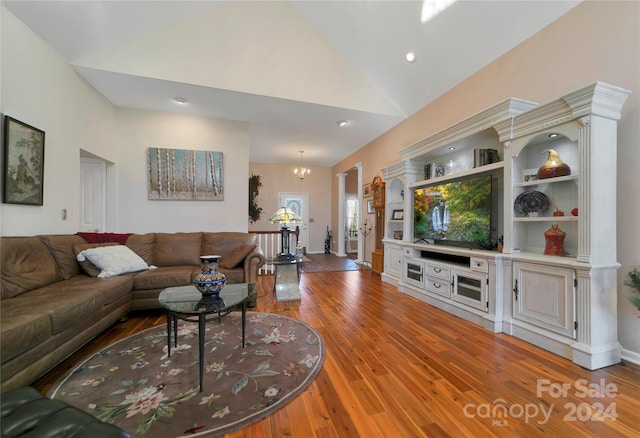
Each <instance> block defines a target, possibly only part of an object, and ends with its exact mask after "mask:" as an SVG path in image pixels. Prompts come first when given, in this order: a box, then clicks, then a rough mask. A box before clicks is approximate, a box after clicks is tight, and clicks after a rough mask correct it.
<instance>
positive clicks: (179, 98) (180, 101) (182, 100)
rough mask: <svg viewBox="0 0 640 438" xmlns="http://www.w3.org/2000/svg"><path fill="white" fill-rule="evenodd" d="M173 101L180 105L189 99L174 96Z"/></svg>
mask: <svg viewBox="0 0 640 438" xmlns="http://www.w3.org/2000/svg"><path fill="white" fill-rule="evenodd" d="M173 101H174V102H175V103H179V104H180V105H185V104H186V103H187V99H185V98H184V97H174V98H173Z"/></svg>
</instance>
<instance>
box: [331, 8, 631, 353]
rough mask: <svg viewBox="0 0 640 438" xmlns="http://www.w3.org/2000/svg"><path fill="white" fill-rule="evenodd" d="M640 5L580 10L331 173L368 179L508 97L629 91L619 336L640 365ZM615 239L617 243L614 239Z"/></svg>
mask: <svg viewBox="0 0 640 438" xmlns="http://www.w3.org/2000/svg"><path fill="white" fill-rule="evenodd" d="M639 16H640V3H638V2H596V1H588V2H584V3H582V4H580V5H579V6H577V7H576V8H575V9H573V10H572V11H570V12H569V13H568V14H567V15H565V16H564V17H562V18H560V19H559V20H558V21H556V22H554V23H552V24H551V25H550V26H548V27H547V28H546V29H544V30H542V31H541V32H539V33H538V34H536V35H534V36H533V37H532V38H530V39H528V40H527V41H525V42H523V43H522V44H520V45H519V46H517V47H516V48H514V49H513V50H511V51H510V52H508V53H506V54H505V55H503V56H502V57H501V58H499V59H498V60H496V61H495V62H493V63H492V64H490V65H488V66H487V67H486V68H484V69H482V70H481V71H479V72H478V73H476V74H475V75H473V76H471V77H470V78H468V79H467V80H465V81H464V82H462V83H460V84H459V85H458V86H456V87H455V88H453V89H452V90H450V91H449V92H447V93H446V94H445V95H443V96H442V97H440V98H439V99H437V100H436V101H434V102H433V103H431V104H430V105H428V106H426V107H425V108H423V109H422V110H420V111H419V112H417V113H416V114H414V115H413V116H411V117H409V118H408V119H407V120H406V121H404V122H403V123H401V124H399V125H398V126H396V127H395V128H393V129H391V130H390V131H388V132H386V133H385V134H383V135H381V136H380V137H379V138H377V139H376V140H374V141H373V142H371V143H370V144H368V145H366V146H365V147H364V148H362V149H360V150H359V151H357V152H356V153H354V154H352V155H351V156H349V157H347V158H346V159H345V160H343V161H342V162H340V163H338V164H337V165H336V166H334V167H333V170H332V173H333V174H336V173H339V172H344V171H345V170H346V169H349V168H350V167H352V166H353V165H354V164H355V163H357V162H362V163H363V180H364V181H370V180H371V179H372V178H373V176H374V175H375V174H376V173H379V171H380V169H381V168H384V167H387V166H389V165H391V164H394V163H396V162H398V161H399V156H398V154H397V152H398V150H400V149H402V148H403V147H405V146H408V145H411V144H413V143H415V142H417V141H418V140H420V139H423V138H425V137H428V136H430V135H432V134H434V133H436V132H439V131H441V130H442V129H445V128H447V127H448V126H451V125H452V124H454V123H456V122H458V121H460V120H463V119H465V118H467V117H469V116H471V115H473V114H475V113H477V112H479V111H482V110H483V109H485V108H487V107H489V106H491V105H493V104H495V103H498V102H500V101H502V100H504V99H506V98H508V97H518V98H522V99H527V100H531V101H534V102H539V103H545V102H548V101H551V100H554V99H557V98H558V97H559V96H560V95H562V94H564V93H567V92H570V91H573V90H575V89H577V88H580V87H583V86H585V85H588V84H590V83H592V82H595V81H602V82H607V83H610V84H612V85H616V86H619V87H622V88H626V89H628V90H631V96H630V97H629V99H628V100H627V102H626V104H625V106H624V108H623V112H622V119H621V121H620V123H619V130H618V132H619V134H618V136H619V138H618V139H619V142H618V224H617V225H618V236H617V244H618V260H619V261H620V263H621V264H622V268H621V269H620V271H619V282H618V309H619V313H618V316H619V318H618V321H619V324H618V330H619V338H620V342H621V343H622V346H623V348H624V349H626V351H627V353H628V352H634V354H635V359H636V360H640V336H638V333H640V318H638V311H637V310H636V309H635V308H634V307H633V306H632V305H631V304H630V303H629V302H628V300H627V299H626V296H627V294H628V291H627V289H626V288H625V286H624V285H623V282H622V279H623V277H624V275H626V272H628V271H629V270H630V269H631V268H632V267H633V266H637V265H640V227H638V225H637V218H638V217H640V202H639V201H640V195H639V194H638V179H637V171H638V168H640V147H639V141H638V139H639V138H640V132H639V131H640V128H639V123H640V122H639V120H640V28H639V20H638V17H639ZM332 193H333V196H332V223H334V224H335V223H337V211H338V206H337V199H338V196H337V181H333V183H332ZM612 238H613V236H612Z"/></svg>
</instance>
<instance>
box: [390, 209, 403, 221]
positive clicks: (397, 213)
mask: <svg viewBox="0 0 640 438" xmlns="http://www.w3.org/2000/svg"><path fill="white" fill-rule="evenodd" d="M402 219H404V210H393V212H392V213H391V220H393V221H401V220H402Z"/></svg>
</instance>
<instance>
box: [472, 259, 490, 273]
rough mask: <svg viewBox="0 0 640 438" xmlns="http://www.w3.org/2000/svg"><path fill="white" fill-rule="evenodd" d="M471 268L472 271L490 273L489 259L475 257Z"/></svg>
mask: <svg viewBox="0 0 640 438" xmlns="http://www.w3.org/2000/svg"><path fill="white" fill-rule="evenodd" d="M470 267H471V270H472V271H476V272H484V273H485V274H486V273H487V272H489V264H488V263H487V259H478V258H475V257H471V263H470Z"/></svg>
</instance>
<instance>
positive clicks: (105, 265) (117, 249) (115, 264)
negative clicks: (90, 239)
mask: <svg viewBox="0 0 640 438" xmlns="http://www.w3.org/2000/svg"><path fill="white" fill-rule="evenodd" d="M85 259H86V260H89V261H90V262H91V263H93V264H94V265H96V267H97V268H98V269H100V274H98V277H99V278H106V277H114V276H116V275H120V274H126V273H127V272H137V271H144V270H146V269H149V265H147V263H146V262H145V261H144V260H142V258H141V257H140V256H139V255H138V254H136V253H135V252H133V251H132V250H131V249H129V247H127V246H125V245H114V246H102V247H99V248H91V249H85V250H84V251H81V252H80V253H79V254H78V261H79V262H83V261H84V260H85Z"/></svg>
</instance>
